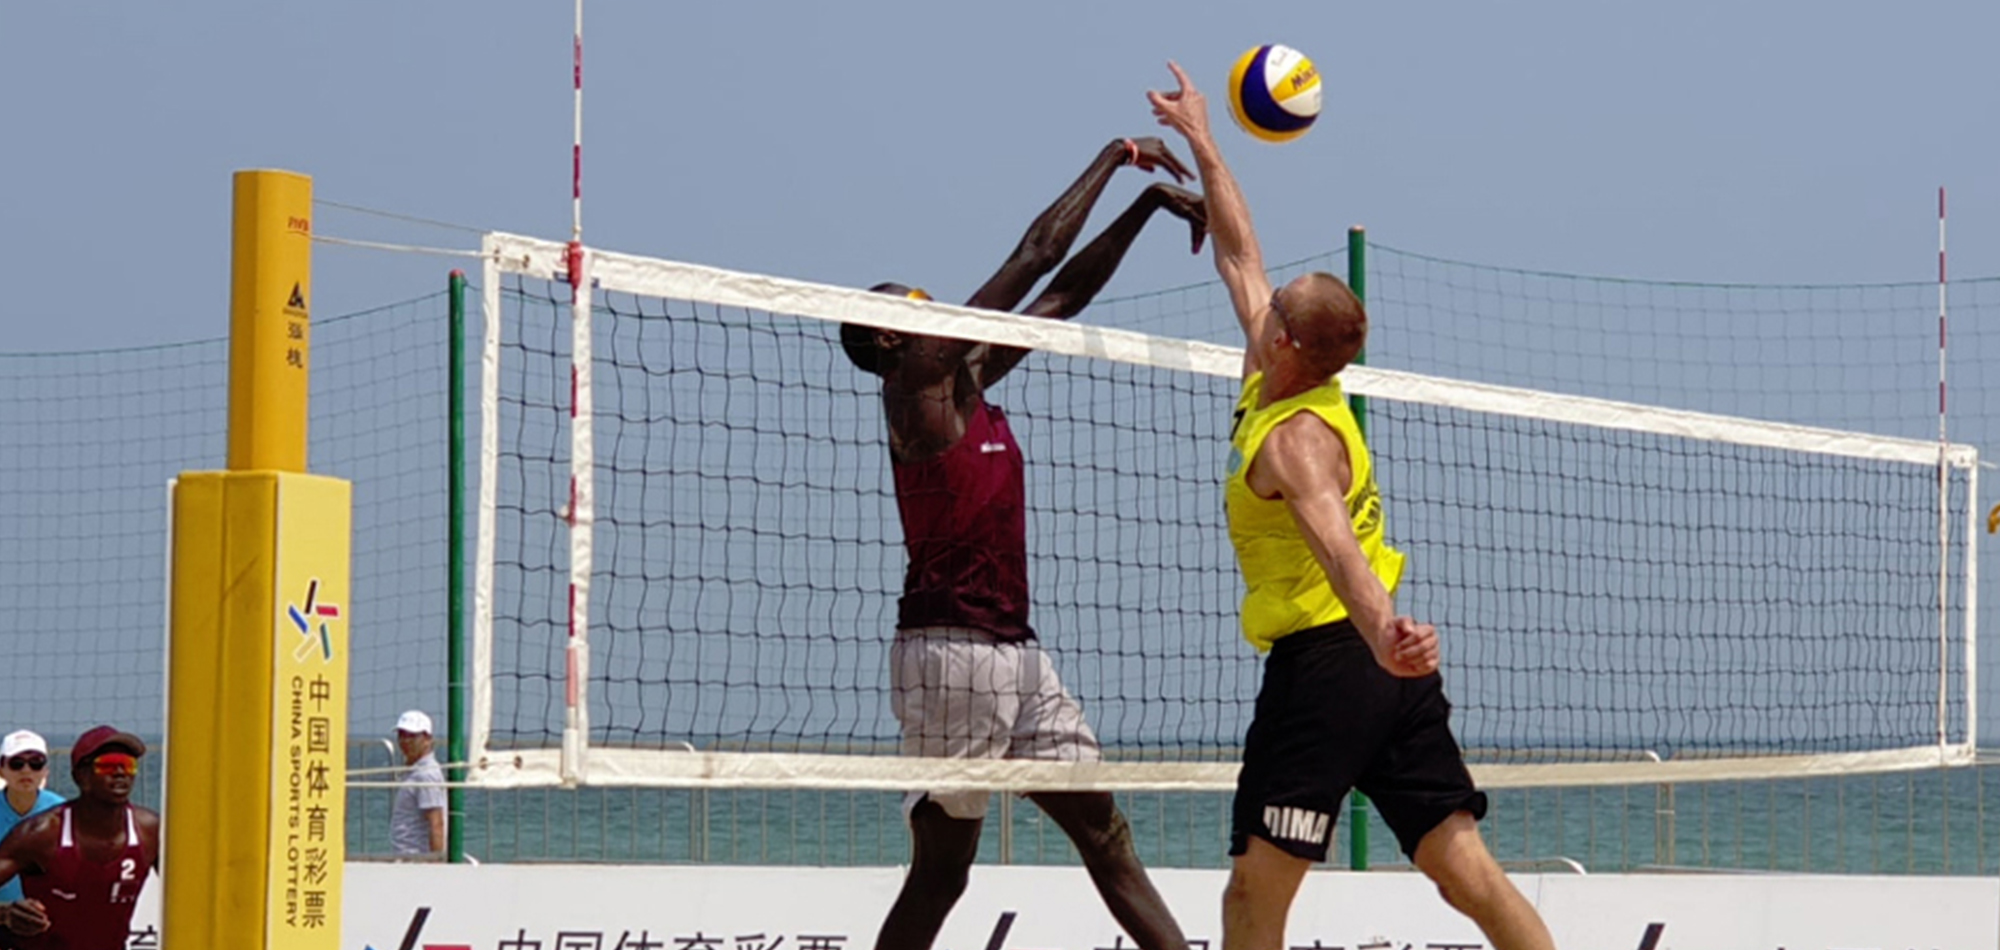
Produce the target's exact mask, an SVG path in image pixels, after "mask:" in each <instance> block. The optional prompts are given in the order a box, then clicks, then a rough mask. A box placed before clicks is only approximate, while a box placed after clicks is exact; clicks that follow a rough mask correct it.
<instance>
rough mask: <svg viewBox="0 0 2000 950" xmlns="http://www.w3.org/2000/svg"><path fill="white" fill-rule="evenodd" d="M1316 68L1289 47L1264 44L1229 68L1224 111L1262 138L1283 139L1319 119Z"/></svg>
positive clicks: (1294, 136) (1301, 131) (1302, 132)
mask: <svg viewBox="0 0 2000 950" xmlns="http://www.w3.org/2000/svg"><path fill="white" fill-rule="evenodd" d="M1319 98H1320V96H1319V70H1317V69H1315V68H1313V64H1312V60H1309V59H1307V58H1306V57H1305V54H1303V53H1300V52H1299V51H1298V50H1295V49H1292V48H1291V47H1289V46H1277V45H1275V44H1266V45H1263V46H1259V47H1257V48H1256V49H1253V50H1251V51H1249V52H1247V53H1244V54H1243V57H1242V58H1241V59H1238V60H1237V61H1236V66H1235V68H1233V69H1231V70H1230V71H1229V114H1230V115H1232V116H1234V117H1235V118H1236V124H1237V125H1240V126H1242V127H1243V131H1245V132H1248V133H1250V134H1251V135H1254V136H1256V137H1258V138H1260V139H1263V140H1264V141H1266V142H1289V141H1291V140H1293V139H1295V138H1298V137H1299V136H1301V135H1304V134H1306V130H1307V129H1310V128H1312V124H1313V120H1314V119H1317V118H1319Z"/></svg>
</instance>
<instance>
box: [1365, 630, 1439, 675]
mask: <svg viewBox="0 0 2000 950" xmlns="http://www.w3.org/2000/svg"><path fill="white" fill-rule="evenodd" d="M1370 646H1371V648H1372V650H1373V652H1374V654H1375V662H1376V663H1379V664H1381V665H1382V668H1383V669H1385V670H1388V671H1389V673H1390V675H1392V676H1400V677H1404V678H1406V679H1411V678H1415V677H1419V676H1429V675H1431V674H1432V673H1435V672H1437V670H1438V638H1437V628H1436V627H1434V626H1431V625H1430V624H1427V623H1418V622H1416V621H1415V620H1413V619H1411V618H1409V617H1397V618H1396V619H1394V620H1392V621H1390V622H1389V635H1388V636H1387V637H1386V638H1384V639H1383V640H1382V641H1380V642H1377V643H1374V644H1370Z"/></svg>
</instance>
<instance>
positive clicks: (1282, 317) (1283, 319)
mask: <svg viewBox="0 0 2000 950" xmlns="http://www.w3.org/2000/svg"><path fill="white" fill-rule="evenodd" d="M1280 289H1281V290H1282V288H1280ZM1278 293H1279V291H1278V290H1273V291H1271V316H1274V317H1277V318H1278V328H1279V329H1281V330H1284V331H1285V338H1286V339H1289V340H1291V341H1292V349H1295V350H1296V349H1299V348H1300V347H1302V346H1304V344H1302V343H1300V342H1299V335H1298V333H1297V332H1296V331H1294V330H1293V329H1292V318H1291V317H1290V316H1289V315H1287V314H1286V313H1285V305H1284V304H1282V303H1279V302H1278Z"/></svg>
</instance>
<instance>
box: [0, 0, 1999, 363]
mask: <svg viewBox="0 0 2000 950" xmlns="http://www.w3.org/2000/svg"><path fill="white" fill-rule="evenodd" d="M570 9H571V8H570V5H569V4H568V3H562V2H553V0H545V2H540V3H522V2H512V0H506V2H498V0H496V2H482V3H469V2H442V0H432V2H423V3H409V2H383V0H347V2H341V3H310V4H309V3H297V2H254V3H253V2H247V0H227V2H209V3H203V4H198V5H189V4H166V5H163V4H111V5H103V4H76V3H53V4H50V3H43V4H8V5H7V7H6V9H5V10H4V11H0V80H4V82H5V83H6V85H7V87H8V88H10V89H12V90H14V92H13V93H12V94H10V95H8V96H7V97H5V101H4V105H0V110H4V112H0V114H4V120H5V127H7V128H8V129H9V130H10V139H11V141H10V143H9V144H10V147H9V148H7V149H5V150H4V154H5V157H4V159H0V168H4V170H5V173H4V174H0V222H4V227H0V281H4V284H5V286H6V287H7V295H6V301H5V307H6V311H7V313H8V317H9V319H8V320H7V325H8V327H9V328H10V334H9V339H8V341H7V343H6V344H5V345H4V347H0V349H6V350H13V351H20V350H47V349H69V348H81V347H92V346H99V345H109V344H114V343H115V344H143V343H152V342H162V341H173V340H182V339H188V338H191V337H200V336H211V335H217V334H219V333H221V332H222V331H223V330H224V328H225V326H226V316H225V314H226V307H227V240H228V213H229V205H228V196H229V174H230V172H231V171H232V170H234V169H237V168H244V167H256V166H277V167H285V168H291V169H296V170H299V171H304V172H307V173H309V174H312V175H313V176H314V177H315V179H316V185H317V193H318V195H319V196H320V197H321V198H325V199H331V200H334V201H340V202H346V203H352V204H358V205H366V206H370V207H374V208H382V209H388V210H393V211H397V212H400V213H405V214H411V215H418V216H423V217H427V218H436V219H442V220H446V221H452V222H458V223H462V224H466V225H470V226H474V227H482V228H504V229H509V230H515V231H521V232H527V233H532V234H536V235H541V236H547V237H552V238H560V237H565V236H567V232H568V225H569V202H568V181H569V138H570V111H569V110H570V95H569V36H570V15H571V14H570ZM1222 10H1223V8H1222V7H1221V6H1220V5H1217V4H1214V3H1192V2H1180V0H1162V2H1156V3H1151V4H1146V5H1143V6H1142V5H1137V4H1113V3H1088V4H1078V3H1054V2H1041V0H1027V2H1021V3H1009V4H981V5H976V6H975V5H968V4H936V3H918V2H883V3H864V4H839V5H831V4H814V3H732V4H720V3H712V4H680V3H640V2H629V0H620V2H612V0H592V2H591V5H590V7H589V13H588V17H589V19H588V23H587V45H586V83H587V106H586V117H585V138H586V144H585V155H586V167H585V194H586V199H585V202H586V205H585V235H586V239H587V240H588V241H589V242H591V243H593V244H597V245H600V246H605V247H613V248H618V249H621V250H629V251H634V252H640V253H647V254H654V255H660V256H668V257H674V258H680V259H686V260H693V261H698V262H703V263H712V264H718V265H723V266H728V267H734V268H743V269H751V270H759V271H768V272H774V273H780V274H786V275H791V276H798V277H804V278H809V279H816V280H823V281H830V282H838V283H848V284H866V283H872V282H874V281H877V280H882V279H887V278H896V279H901V280H904V281H908V282H912V283H921V284H924V285H926V286H928V287H931V288H933V289H935V290H937V291H938V292H939V293H940V295H941V296H948V297H955V298H960V299H962V298H963V296H964V295H965V294H967V293H969V292H970V290H971V289H972V288H973V287H974V286H975V285H976V284H977V282H978V281H979V280H980V279H981V278H982V277H983V276H984V275H985V274H986V273H987V272H988V271H989V270H990V269H991V268H992V267H993V266H994V265H995V264H996V263H997V262H998V261H999V260H1000V258H1001V257H1002V256H1003V255H1004V254H1005V253H1006V251H1007V250H1008V249H1009V248H1010V247H1011V246H1012V244H1013V242H1014V241H1015V239H1016V238H1017V237H1018V236H1019V233H1020V231H1021V229H1022V228H1023V227H1024V226H1025V224H1026V222H1027V221H1028V219H1029V218H1030V217H1031V216H1032V215H1033V214H1034V213H1035V212H1036V211H1037V210H1038V209H1039V208H1040V207H1041V206H1042V205H1043V204H1045V203H1046V202H1047V201H1048V200H1049V199H1050V198H1051V197H1052V196H1053V195H1054V194H1056V193H1057V192H1058V191H1059V190H1060V189H1061V188H1062V187H1063V186H1064V185H1066V184H1067V183H1068V182H1069V180H1070V179H1071V178H1072V177H1074V175H1075V174H1076V173H1077V171H1078V170H1080V169H1081V167H1082V166H1083V164H1084V162H1085V161H1086V160H1087V158H1088V156H1089V155H1090V154H1091V153H1092V151H1093V150H1094V149H1095V148H1096V147H1098V146H1099V145H1100V144H1101V143H1102V142H1104V141H1105V140H1107V139H1109V138H1112V137H1114V136H1120V135H1131V134H1142V133H1148V132H1150V131H1151V130H1152V129H1153V128H1154V127H1153V126H1152V125H1151V119H1150V116H1149V115H1148V113H1147V111H1146V107H1145V103H1144V101H1143V99H1142V96H1141V94H1142V93H1143V91H1144V90H1145V89H1147V88H1148V87H1149V86H1155V85H1160V84H1163V83H1165V82H1166V81H1167V79H1168V77H1167V74H1166V72H1165V69H1164V66H1163V63H1164V61H1165V60H1166V59H1167V58H1169V57H1172V58H1175V59H1177V60H1179V61H1180V62H1182V63H1183V64H1184V65H1186V66H1187V68H1189V69H1190V70H1191V71H1192V72H1193V74H1194V75H1195V77H1196V78H1197V80H1198V81H1201V82H1204V83H1206V84H1207V86H1208V87H1209V90H1210V91H1211V92H1213V93H1216V94H1217V95H1218V97H1219V93H1220V88H1219V86H1220V83H1221V80H1222V77H1223V76H1224V75H1225V74H1226V70H1227V68H1228V65H1229V63H1230V61H1231V60H1232V59H1233V58H1234V56H1235V55H1236V54H1237V53H1239V52H1240V51H1241V50H1243V49H1244V48H1247V47H1249V46H1251V45H1254V44H1256V43H1259V42H1269V41H1276V42H1284V43H1287V44H1290V45H1293V46H1296V47H1298V48H1300V49H1303V50H1305V51H1306V52H1307V53H1308V54H1309V55H1311V56H1313V57H1314V58H1315V59H1316V60H1317V61H1318V63H1319V64H1320V66H1321V69H1322V72H1323V73H1324V74H1325V76H1326V78H1327V83H1328V95H1327V108H1326V113H1325V115H1324V117H1323V118H1322V121H1321V123H1320V127H1319V128H1317V129H1315V130H1314V131H1313V132H1312V133H1311V134H1310V135H1309V136H1308V137H1306V138H1305V139H1303V140H1301V141H1299V142H1297V143H1293V144H1290V145H1286V146H1275V147H1274V146H1267V145H1262V144H1259V143H1256V142H1253V141H1252V140H1250V139H1249V138H1248V137H1247V136H1244V135H1242V134H1241V133H1239V132H1237V131H1235V130H1234V129H1228V128H1225V129H1224V131H1223V134H1222V140H1223V143H1224V147H1225V149H1226V151H1227V153H1228V154H1229V156H1230V158H1231V159H1232V161H1233V162H1234V164H1235V165H1236V167H1237V171H1238V173H1239V175H1240V177H1241V178H1242V179H1243V181H1244V184H1245V188H1246V190H1247V192H1248V194H1249V197H1250V199H1251V202H1252V205H1253V208H1254V209H1255V210H1256V214H1257V222H1258V225H1259V228H1260V230H1261V232H1262V234H1263V238H1264V241H1265V244H1266V247H1267V251H1268V252H1269V253H1270V254H1271V256H1272V257H1274V258H1276V259H1287V258H1292V257H1301V256H1305V255H1307V254H1311V253H1314V252H1317V251H1321V250H1324V249H1326V248H1328V247H1330V246H1332V245H1334V244H1335V243H1336V242H1337V241H1339V240H1340V238H1341V235H1342V233H1343V232H1344V230H1345V229H1346V227H1347V226H1348V225H1350V224H1352V223H1356V222H1363V223H1366V224H1367V225H1368V226H1369V227H1370V230H1371V232H1372V234H1373V235H1374V236H1375V238H1376V239H1377V240H1380V241H1383V242H1386V243H1389V244H1392V245H1395V246H1398V247H1403V248H1409V249H1414V250H1421V251H1425V252H1429V253H1433V254H1440V255H1444V256H1448V257H1454V258H1460V259H1466V260H1474V261H1480V262H1485V263H1494V264H1503V265H1513V266H1523V267H1534V268H1546V269H1553V270H1562V271H1571V272H1583V273H1605V274H1618V275H1629V276H1641V277H1658V278H1680V279H1701V280H1723V281H1788V282H1825V281H1853V280H1868V281H1874V280H1921V279H1925V278H1927V277H1929V276H1930V275H1931V274H1932V272H1933V250H1934V244H1935V224H1934V222H1933V219H1932V214H1933V209H1932V202H1933V194H1934V189H1935V188H1936V187H1937V186H1938V185H1940V184H1943V185H1947V186H1949V187H1950V188H1951V189H1952V196H1953V199H1952V211H1953V222H1954V223H1953V232H1952V237H1953V246H1954V252H1953V260H1954V270H1955V271H1956V272H1957V273H1959V274H1964V275H1968V276H1969V275H1972V274H1993V273H2000V260H1996V258H2000V180H1996V176H1995V174H1994V171H1993V170H1994V169H1995V168H2000V126H1996V125H1995V124H1994V123H1993V122H1992V118H1993V117H1994V116H1996V115H2000V83H1995V82H1994V81H1993V72H1992V66H1991V61H1992V56H1991V47H1990V43H1991V38H1992V37H1993V36H1995V35H2000V6H1996V5H1994V4H1991V3H1974V2H1959V3H1906V4H1894V5H1890V4H1875V3H1867V4H1864V3H1848V2H1840V3H1826V2H1819V3H1806V2H1772V3H1754V4H1744V3H1722V2H1694V3H1681V4H1672V5H1666V4H1607V3H1594V2H1554V3H1538V4H1506V5H1503V4H1367V5H1362V4H1342V3H1330V4H1292V5H1250V6H1247V7H1239V8H1238V9H1234V10H1231V11H1230V12H1228V13H1226V14H1225V13H1223V12H1221V11H1222ZM31 90H32V91H31ZM1217 106H1218V109H1217V114H1216V117H1215V118H1216V121H1217V123H1218V124H1219V125H1223V126H1226V125H1227V122H1228V120H1227V118H1226V116H1225V115H1223V114H1222V112H1221V109H1220V102H1219V98H1218V100H1217ZM1136 178H1137V176H1134V175H1127V176H1125V178H1124V179H1122V180H1120V181H1119V182H1117V183H1116V184H1115V185H1114V186H1113V189H1112V191H1111V192H1109V193H1108V195H1107V198H1106V204H1105V210H1104V213H1105V215H1106V218H1108V215H1109V214H1110V213H1111V212H1113V211H1115V209H1116V206H1117V205H1118V204H1122V201H1123V200H1124V198H1125V197H1128V196H1129V194H1130V192H1131V191H1133V190H1135V189H1136V188H1137V187H1138V184H1139V183H1138V181H1137V180H1136ZM317 217H318V220H317V222H316V226H317V228H318V230H319V231H320V232H321V233H323V234H331V235H338V236H346V237H365V238H375V239H386V240H402V241H416V242H422V243H431V244H447V245H453V246H470V244H471V242H472V241H473V240H474V237H473V236H472V235H470V234H466V233H460V232H453V231H440V230H432V229H424V228H417V227H412V226H408V225H403V224H399V223H396V222H390V221H384V220H381V219H375V218H369V217H360V216H356V215H353V214H350V213H345V212H339V211H335V210H332V209H326V208H322V209H321V210H320V211H319V213H318V216H317ZM1100 220H1103V219H1100ZM1183 240H1184V238H1183V237H1182V236H1181V235H1179V234H1172V233H1158V234H1152V235H1148V236H1147V237H1146V238H1145V239H1144V240H1142V241H1141V243H1140V245H1139V246H1138V247H1137V248H1136V249H1135V250H1134V252H1133V254H1132V256H1131V258H1130V260H1129V263H1128V266H1127V268H1126V269H1125V271H1124V272H1123V273H1122V274H1121V275H1120V277H1119V280H1118V281H1117V283H1115V284H1114V285H1113V288H1112V292H1113V293H1118V292H1131V291H1139V290H1145V289H1151V288H1156V287H1162V286H1169V285H1175V284H1182V283H1187V282H1190V281H1193V280H1200V279H1205V278H1207V277H1208V275H1209V271H1208V269H1207V264H1206V262H1205V261H1198V260H1193V259H1190V258H1189V257H1188V256H1187V255H1186V254H1185V252H1184V250H1182V249H1181V248H1182V246H1183V245H1182V244H1181V242H1182V241H1183ZM449 266H450V262H449V261H445V260H441V259H435V258H407V257H395V256H384V255H379V254H372V253H363V252H356V251H352V250H346V249H336V248H322V249H321V252H320V253H319V255H318V258H317V262H316V267H317V270H316V278H317V283H318V297H319V299H318V300H316V301H315V308H314V309H315V312H316V313H321V314H325V313H333V312H341V311H344V310H349V309H353V308H356V307H361V306H366V305H371V304H377V303H381V302H384V301H388V300H395V299H402V298H404V297H407V296H410V295H412V294H415V293H420V292H423V291H428V290H430V289H432V288H435V287H437V286H439V285H440V284H441V283H442V281H443V279H444V278H443V273H444V271H445V270H446V269H448V267H449ZM107 279H109V280H110V281H111V282H113V283H114V284H116V285H118V286H121V287H123V288H125V289H122V290H120V291H118V292H117V293H115V294H111V295H108V296H104V295H101V294H100V291H101V288H102V287H103V286H104V285H105V283H106V281H107ZM96 301H105V303H98V302H96Z"/></svg>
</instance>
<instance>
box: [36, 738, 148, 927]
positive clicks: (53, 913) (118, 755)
mask: <svg viewBox="0 0 2000 950" xmlns="http://www.w3.org/2000/svg"><path fill="white" fill-rule="evenodd" d="M145 754H146V743H144V742H143V741H140V739H139V737H137V736H134V735H132V734H130V733H126V732H120V731H118V730H117V729H114V728H112V727H110V726H98V727H97V728H95V729H92V730H90V731H89V732H86V733H84V734H83V735H82V736H81V737H79V738H78V739H77V740H76V744H75V745H74V746H71V747H70V772H71V774H72V775H73V776H74V777H75V778H76V787H77V797H76V800H75V801H72V802H69V803H67V804H65V805H63V806H62V807H60V808H56V809H53V810H51V811H47V812H44V813H42V814H40V815H37V816H35V817H33V818H30V819H28V820H27V821H24V822H22V823H21V824H20V826H19V827H17V828H15V829H14V831H13V833H11V834H9V835H8V836H7V837H6V839H5V840H0V881H7V880H11V879H13V878H14V877H16V876H19V877H20V879H21V888H22V890H23V891H25V892H26V894H27V896H26V897H25V898H23V899H22V900H19V901H16V902H14V903H11V904H6V905H0V907H4V911H0V917H4V923H5V931H4V932H0V939H4V940H5V941H6V944H5V945H6V946H8V947H12V948H15V950H123V948H124V946H125V941H126V938H127V936H128V931H129V930H130V928H131V924H132V910H133V908H134V907H136V906H137V905H138V903H139V891H140V889H141V888H143V887H145V886H146V878H147V876H148V875H149V874H151V873H152V870H153V866H154V864H156V863H158V861H159V857H160V816H159V814H158V813H156V812H154V811H153V810H152V809H149V808H141V807H139V806H137V805H134V804H131V802H130V799H131V797H132V781H133V779H134V778H135V777H137V775H138V773H139V759H140V757H142V756H144V755H145Z"/></svg>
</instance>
